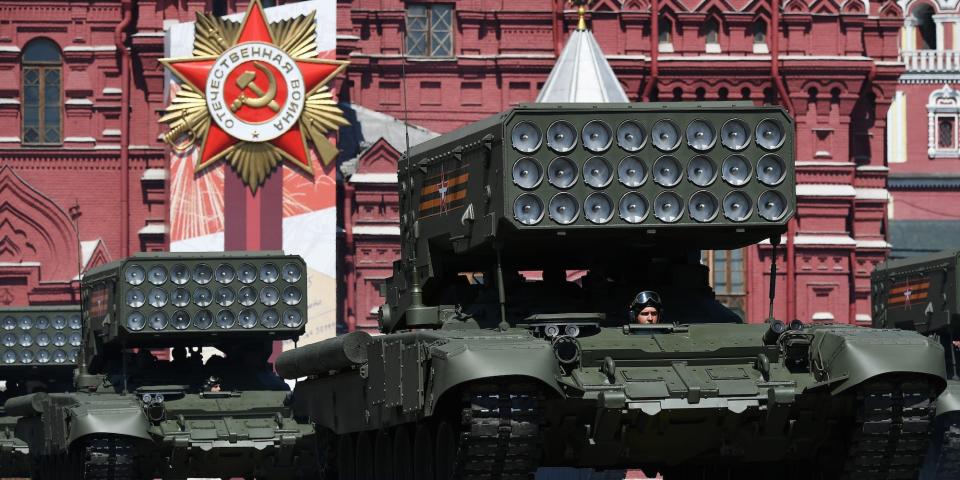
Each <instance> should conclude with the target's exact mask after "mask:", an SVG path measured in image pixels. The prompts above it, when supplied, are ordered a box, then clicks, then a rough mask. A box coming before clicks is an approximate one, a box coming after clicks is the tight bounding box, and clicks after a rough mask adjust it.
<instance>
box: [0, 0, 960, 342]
mask: <svg viewBox="0 0 960 480" xmlns="http://www.w3.org/2000/svg"><path fill="white" fill-rule="evenodd" d="M914 1H915V2H920V3H916V5H914V4H910V5H906V4H903V5H901V4H898V3H897V2H895V1H893V0H886V1H876V0H870V1H866V0H846V1H843V0H811V1H807V0H789V1H785V2H783V3H782V4H781V3H780V2H778V1H772V0H771V1H747V0H707V1H703V2H701V1H692V0H686V1H681V0H656V1H652V0H626V1H619V0H598V1H596V2H593V3H592V5H591V9H592V12H591V13H589V15H588V21H589V24H590V26H591V28H592V31H593V33H594V35H595V37H596V39H597V41H598V42H599V44H600V46H601V48H602V49H603V51H604V53H605V54H606V56H607V59H608V61H609V63H610V64H611V65H612V67H613V69H614V71H615V73H616V74H617V76H618V77H619V79H620V81H621V84H622V86H623V88H624V91H625V92H626V93H627V95H628V96H629V97H630V98H631V99H632V100H637V101H642V100H674V99H677V100H695V99H706V100H714V99H748V100H751V101H754V102H757V103H762V102H766V103H780V104H784V105H786V106H788V108H790V110H791V112H792V113H793V115H795V116H796V118H797V125H798V132H797V133H798V138H799V141H798V145H799V146H800V147H799V150H798V152H797V158H798V172H799V173H798V175H799V181H800V187H799V189H798V195H799V199H800V204H799V209H798V216H797V219H796V220H795V221H794V222H793V223H792V225H791V229H790V233H789V234H788V235H787V236H788V237H789V240H790V241H789V242H788V243H787V245H788V247H787V248H786V249H781V251H783V250H786V252H785V253H786V255H785V256H784V255H781V256H780V259H779V261H780V262H781V263H780V265H779V268H778V271H779V272H780V275H781V276H782V277H781V279H780V281H778V288H779V291H778V297H779V298H780V299H781V300H783V301H782V302H780V303H779V307H778V311H777V312H776V313H777V315H778V316H780V317H783V318H794V317H795V318H800V319H803V320H807V321H809V320H823V321H830V320H833V321H841V322H847V321H861V322H862V321H866V320H867V319H868V318H869V317H868V316H867V315H868V314H869V309H868V296H869V288H868V275H869V272H870V271H871V270H872V268H873V265H875V264H876V263H877V262H879V261H880V260H881V259H883V258H884V257H885V256H886V255H887V254H888V252H889V249H890V246H889V244H888V239H889V238H890V237H891V234H892V232H891V226H895V225H896V221H899V220H900V219H904V220H908V219H919V220H926V219H929V218H928V217H922V216H917V215H918V214H917V215H914V216H913V217H911V216H910V215H912V214H909V212H910V210H909V206H910V205H911V204H912V205H920V206H921V207H924V206H925V205H936V206H937V207H938V208H939V207H942V206H945V205H946V202H942V201H939V200H936V199H941V198H948V197H949V196H950V195H955V193H953V192H956V191H958V190H956V188H955V187H954V186H953V185H954V183H960V181H955V180H953V179H952V177H950V174H949V172H956V171H957V170H958V167H960V164H955V163H952V162H955V161H956V159H954V160H950V158H943V157H940V156H939V155H934V157H935V158H930V157H929V155H927V150H928V149H924V148H922V147H916V145H924V146H927V144H929V138H928V137H929V135H928V134H929V132H930V129H931V128H934V130H935V131H939V130H937V129H939V128H940V125H941V123H938V122H941V120H940V119H941V117H943V118H946V115H945V114H944V115H941V113H944V112H947V111H953V110H950V108H952V107H949V105H951V104H950V103H949V102H950V101H953V100H951V99H954V98H955V96H954V94H953V93H950V91H944V92H943V93H942V94H941V95H940V96H938V97H937V99H936V102H940V103H934V104H931V103H930V102H931V100H930V96H931V95H932V92H933V90H938V89H942V88H943V87H944V85H943V84H942V83H940V82H939V80H936V81H935V82H932V83H909V82H910V81H912V80H909V81H908V79H909V78H911V77H909V75H911V74H912V73H916V72H918V70H917V69H920V70H922V72H927V71H928V70H930V69H931V68H936V69H939V70H937V71H936V72H934V73H937V75H941V77H942V76H944V75H946V76H949V75H951V74H955V73H951V72H952V70H949V69H950V68H956V66H957V63H958V62H957V61H956V60H955V59H954V56H951V55H954V54H953V53H950V52H951V51H952V49H953V48H954V44H955V42H954V39H955V38H956V35H957V32H958V30H957V29H956V28H953V26H954V25H953V22H955V21H956V18H955V17H954V16H952V15H953V14H950V13H949V12H950V11H953V12H955V11H956V2H954V3H953V4H952V6H951V5H950V4H946V3H945V4H943V5H940V4H936V5H934V4H932V3H922V2H924V1H925V0H914ZM246 3H247V2H245V1H242V0H236V1H234V0H184V1H176V2H174V1H166V0H164V1H160V0H138V1H133V0H117V1H114V2H77V1H65V0H62V1H54V0H50V1H43V2H13V1H4V0H0V18H2V19H3V21H2V22H0V163H2V167H0V303H8V304H23V303H61V302H72V301H76V281H75V278H76V270H77V269H78V268H81V267H80V266H79V265H80V264H83V266H84V268H86V267H89V266H91V265H93V264H96V263H99V262H103V261H107V260H109V259H112V258H118V257H121V256H124V255H127V254H129V253H131V252H134V251H138V250H149V249H162V248H164V247H165V246H166V244H167V241H168V239H167V236H166V221H167V220H166V219H167V213H166V205H167V198H168V192H167V182H166V179H167V165H166V157H165V155H164V149H163V147H162V146H161V144H160V143H159V141H158V140H157V137H158V135H159V134H160V129H161V127H160V126H159V125H158V124H157V122H156V120H157V118H158V113H159V111H160V110H161V109H162V107H163V105H164V85H163V70H162V68H161V66H160V65H159V63H158V62H157V60H158V59H159V58H160V56H161V55H162V52H163V32H164V26H165V25H168V24H170V23H171V22H178V21H188V20H192V19H193V16H194V12H196V11H197V10H201V9H203V10H208V11H215V12H217V13H227V12H233V11H240V10H243V9H245V8H246ZM265 3H273V2H265ZM284 3H289V2H284ZM923 5H926V6H929V7H930V8H931V9H932V11H928V10H925V9H922V8H921V9H920V10H915V9H916V8H920V7H921V6H923ZM904 8H908V9H909V11H908V19H907V21H906V26H905V20H904V13H903V12H904ZM951 9H952V10H951ZM912 18H913V19H918V22H920V21H921V20H922V21H927V20H929V21H932V22H933V23H934V27H933V30H932V31H933V32H934V33H933V37H932V38H933V39H934V41H935V42H939V43H937V44H936V47H935V48H929V47H930V44H929V38H931V37H930V35H929V33H927V34H921V35H920V38H924V39H927V40H925V41H927V42H928V43H926V44H923V45H921V46H925V47H926V48H921V49H919V50H917V47H915V48H914V50H913V51H914V53H910V52H908V51H907V50H909V49H907V50H904V52H901V51H900V49H901V46H902V45H901V38H903V41H907V40H908V39H910V38H912V39H914V41H916V39H917V38H918V37H917V36H916V34H914V36H912V37H911V36H910V35H911V34H910V33H909V32H910V28H911V26H910V25H911V20H910V19H912ZM921 24H922V25H927V24H924V23H922V22H921V23H918V25H921ZM575 26H576V13H575V12H574V11H572V10H565V6H564V3H563V2H561V1H560V0H525V1H514V2H503V1H488V0H468V1H459V2H446V3H444V2H437V1H434V0H422V1H419V2H413V1H411V2H400V1H397V0H378V1H372V0H341V1H340V2H339V3H338V19H337V34H338V38H337V44H338V54H339V56H340V57H341V58H343V59H348V60H350V61H351V62H352V63H351V66H350V68H349V69H348V71H347V74H346V77H345V78H344V79H343V81H342V84H341V85H340V93H341V99H342V100H343V101H344V102H348V103H349V104H351V105H352V106H353V108H352V110H349V111H348V113H351V112H352V114H353V115H356V116H357V117H358V118H361V119H362V120H363V122H362V123H361V124H360V125H356V126H355V128H353V129H352V130H350V131H345V132H342V135H341V139H340V143H341V146H342V147H343V148H344V150H345V153H344V154H343V155H342V159H341V162H342V163H343V182H342V185H343V188H342V189H341V196H342V201H343V203H342V205H341V211H342V212H343V213H342V215H343V230H344V235H343V242H342V246H343V251H342V255H341V257H342V259H343V260H342V263H341V265H340V269H339V272H340V275H341V278H342V284H341V288H342V292H341V293H342V295H341V298H344V299H345V300H344V301H343V302H342V305H341V306H340V308H341V318H342V319H343V322H344V326H345V327H347V328H351V329H352V328H358V327H359V328H372V327H373V326H374V325H375V315H374V313H373V312H375V307H376V306H377V305H378V304H379V297H378V295H377V293H376V292H377V286H378V285H379V283H380V282H381V281H382V279H383V278H385V277H386V276H387V275H388V274H389V271H390V264H391V262H392V260H393V259H394V258H395V257H396V255H397V241H398V236H397V229H396V221H397V209H396V195H395V190H394V188H393V185H392V183H393V180H394V173H393V172H394V170H393V168H394V165H395V161H396V158H397V157H398V155H399V151H402V150H403V148H404V144H405V140H404V132H403V130H404V129H403V125H402V123H398V122H396V121H394V119H395V118H403V117H404V113H403V101H402V100H403V96H402V92H403V91H404V88H403V87H404V83H405V84H406V92H407V107H408V108H407V110H408V116H409V120H410V122H411V123H412V124H414V125H419V126H420V127H422V128H414V129H412V130H411V131H412V132H413V133H411V140H412V141H418V140H417V139H418V138H419V139H421V140H422V139H423V138H426V137H429V136H430V135H431V134H432V132H440V133H442V132H446V131H450V130H452V129H454V128H456V127H458V126H460V125H463V124H465V123H467V122H470V121H473V120H477V119H480V118H483V117H485V116H488V115H490V114H493V113H495V112H498V111H500V110H502V109H505V108H507V107H509V106H510V105H513V104H516V103H519V102H525V101H532V100H533V99H534V98H536V96H537V93H538V92H539V90H540V88H541V86H542V84H543V82H544V81H545V80H546V77H547V75H548V73H549V72H550V70H551V68H552V67H553V65H554V63H555V62H556V59H557V55H558V53H559V52H560V49H561V48H562V47H563V45H564V43H565V41H566V39H567V37H568V35H569V32H570V31H572V30H573V29H574V28H575ZM915 28H916V30H915V32H929V31H930V30H929V28H930V27H919V26H918V27H915ZM924 28H926V29H927V30H923V29H924ZM405 38H406V39H407V42H408V45H404V39H405ZM913 45H915V46H916V45H919V44H916V43H914V44H913ZM929 50H934V51H936V52H941V51H943V52H945V53H925V52H926V51H929ZM404 52H409V55H406V57H404V56H403V54H404ZM917 52H919V53H917ZM931 56H932V58H933V60H924V59H926V58H930V57H931ZM917 59H919V60H917ZM951 59H952V60H951ZM904 62H906V67H905V66H904ZM911 62H913V63H911ZM918 62H919V63H918ZM923 62H927V63H923ZM929 62H932V63H929ZM937 62H941V63H937ZM950 62H953V63H950ZM941 64H942V65H944V66H943V67H939V66H937V65H941ZM930 65H934V67H930ZM944 69H947V70H944ZM922 72H921V73H922ZM404 73H405V74H406V79H405V81H404V79H403V74H404ZM938 78H940V77H938ZM914 85H921V86H922V88H924V89H928V90H927V91H925V92H926V93H911V90H910V89H912V88H915V87H914ZM952 85H953V86H952V87H950V88H956V85H955V84H952ZM916 88H921V87H916ZM898 91H900V92H906V93H905V97H903V94H901V96H898V94H897V92H898ZM924 95H926V97H924ZM902 98H905V99H906V100H905V101H904V102H905V103H902V104H898V103H896V102H897V101H900V100H899V99H902ZM921 99H922V102H921V103H920V104H917V105H922V106H919V107H917V106H914V104H913V103H911V102H913V101H915V100H916V101H918V102H920V101H921ZM943 102H947V103H943ZM891 104H894V105H905V106H906V107H905V109H904V113H903V114H902V115H900V116H898V117H894V119H893V120H892V122H898V121H901V120H902V123H895V124H896V125H901V124H902V125H906V127H904V128H905V129H904V130H903V131H904V132H906V133H903V136H904V137H897V138H905V137H908V138H909V139H910V142H909V143H908V145H909V151H910V152H914V153H910V154H908V155H900V156H897V155H899V154H897V155H894V153H892V152H893V150H895V148H893V147H891V146H890V145H888V143H887V140H885V139H886V138H887V135H886V134H887V130H888V128H887V127H888V126H887V111H888V109H889V108H890V106H891ZM928 105H938V106H937V107H935V108H934V109H933V110H931V109H930V108H928ZM944 109H946V110H944ZM931 111H933V112H934V116H933V118H934V120H933V121H934V124H935V127H930V123H929V122H930V120H929V119H930V112H931ZM917 112H919V113H917ZM898 115H899V114H898ZM390 117H394V119H391V118H390ZM906 119H910V122H906ZM949 123H950V122H949V120H943V123H942V124H943V125H949ZM953 125H954V126H953V129H954V130H953V131H954V132H956V129H957V126H956V125H957V122H956V120H954V123H953ZM918 126H920V127H921V130H922V132H921V133H916V132H914V131H913V130H915V129H917V128H918ZM907 128H909V129H910V130H909V132H907V130H906V129H907ZM923 128H925V130H923ZM943 129H944V130H947V129H948V127H947V126H944V127H943ZM918 135H922V138H923V141H917V142H915V141H914V138H915V137H917V136H918ZM891 142H892V143H891V145H893V146H894V147H897V146H898V145H900V144H902V143H903V142H899V140H896V139H893V140H891ZM898 142H899V143H898ZM924 142H926V143H924ZM954 142H956V137H954ZM954 145H956V143H954ZM897 148H900V147H897ZM938 148H939V147H938ZM947 149H949V148H947ZM915 150H916V152H920V153H916V152H915ZM888 151H890V152H891V153H890V154H888ZM918 155H919V156H918ZM924 155H927V156H924ZM888 156H889V157H890V158H889V159H888ZM897 162H900V163H897ZM888 174H889V176H890V177H891V186H890V191H891V192H892V198H893V203H892V205H893V208H892V210H893V219H894V220H890V219H889V218H888V213H889V212H888V210H890V205H891V204H890V202H888V198H889V196H890V194H888V191H887V177H888ZM901 174H903V175H901ZM920 174H923V175H927V176H933V177H934V180H935V181H927V180H929V179H926V180H925V182H926V183H922V184H920V186H912V185H915V184H916V182H914V181H913V180H911V179H912V178H913V177H918V176H921V175H920ZM910 175H912V176H913V177H911V176H910ZM941 177H944V178H941ZM901 178H902V179H904V180H900V179H901ZM897 182H899V183H897ZM910 182H913V183H910ZM930 192H934V193H933V194H931V193H930ZM911 195H912V197H911ZM931 195H933V196H931ZM943 195H946V196H947V197H944V196H943ZM950 198H952V197H950ZM931 199H934V201H931ZM901 200H904V203H899V202H900V201H901ZM906 202H909V203H906ZM924 208H926V207H924ZM947 213H948V217H943V216H938V217H936V218H937V219H941V220H942V219H944V218H949V212H947ZM931 216H932V214H931ZM75 224H76V225H77V226H78V227H79V231H77V230H75V229H74V225H75ZM940 226H945V225H940ZM77 237H79V243H80V244H81V245H82V246H81V247H77V244H78V242H77ZM706 260H707V261H708V262H709V263H710V264H711V266H712V267H713V283H714V287H715V290H716V291H717V293H718V295H720V296H721V297H723V298H725V299H726V300H727V301H728V303H730V304H731V305H733V306H735V307H737V308H739V309H740V310H741V311H743V312H744V314H745V316H746V318H747V319H748V320H751V321H756V320H758V319H760V318H761V317H762V316H763V315H764V314H765V312H766V307H765V302H766V300H765V297H766V295H765V288H766V285H767V282H768V278H767V273H766V272H768V269H769V247H764V246H760V247H751V248H747V249H744V250H742V251H733V252H713V253H710V254H708V255H707V256H706ZM64 265H69V268H67V267H65V266H64ZM74 265H78V266H77V267H76V268H74V267H73V266H74Z"/></svg>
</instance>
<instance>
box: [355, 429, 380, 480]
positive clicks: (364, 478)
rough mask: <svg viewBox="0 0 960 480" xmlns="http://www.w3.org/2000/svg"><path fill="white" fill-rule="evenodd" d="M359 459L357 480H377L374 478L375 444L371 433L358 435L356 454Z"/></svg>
mask: <svg viewBox="0 0 960 480" xmlns="http://www.w3.org/2000/svg"><path fill="white" fill-rule="evenodd" d="M354 455H355V456H356V458H357V469H356V472H357V480H376V478H377V477H374V476H373V442H371V441H370V433H368V432H360V433H359V434H357V443H356V448H355V454H354Z"/></svg>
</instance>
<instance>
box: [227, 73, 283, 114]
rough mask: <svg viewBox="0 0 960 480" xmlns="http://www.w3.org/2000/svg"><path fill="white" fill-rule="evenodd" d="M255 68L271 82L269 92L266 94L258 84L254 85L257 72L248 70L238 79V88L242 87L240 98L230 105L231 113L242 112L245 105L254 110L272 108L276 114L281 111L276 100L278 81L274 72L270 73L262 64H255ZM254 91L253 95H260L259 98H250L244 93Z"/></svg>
mask: <svg viewBox="0 0 960 480" xmlns="http://www.w3.org/2000/svg"><path fill="white" fill-rule="evenodd" d="M253 66H254V67H255V68H256V69H257V70H260V71H261V72H263V74H264V75H266V76H267V80H268V81H269V82H270V86H269V87H268V88H267V91H266V92H264V91H263V90H262V89H261V88H260V87H258V86H257V84H256V83H253V80H254V79H255V78H257V72H255V71H253V70H247V71H245V72H243V73H241V74H240V76H239V77H237V86H238V87H240V96H238V97H237V98H236V99H235V100H234V101H233V103H231V104H230V111H233V112H236V111H237V110H240V108H241V107H243V106H244V105H246V106H248V107H252V108H263V107H270V110H273V111H274V112H279V111H280V105H278V104H277V102H276V101H275V100H274V98H275V97H276V96H277V79H276V78H275V77H274V76H273V72H271V71H270V69H268V68H267V67H265V66H263V65H261V64H260V62H253ZM248 88H249V89H250V90H253V93H256V94H257V95H259V97H248V96H247V95H246V94H245V93H243V92H244V90H246V89H248Z"/></svg>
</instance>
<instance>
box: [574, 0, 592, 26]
mask: <svg viewBox="0 0 960 480" xmlns="http://www.w3.org/2000/svg"><path fill="white" fill-rule="evenodd" d="M570 3H572V4H574V5H576V6H577V16H578V17H579V20H578V21H577V30H586V29H587V20H586V18H585V17H586V15H587V5H588V4H589V3H590V0H570Z"/></svg>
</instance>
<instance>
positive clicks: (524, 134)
mask: <svg viewBox="0 0 960 480" xmlns="http://www.w3.org/2000/svg"><path fill="white" fill-rule="evenodd" d="M510 140H511V141H512V142H513V148H515V149H517V150H518V151H521V152H523V153H533V152H536V151H537V149H539V148H540V142H541V141H543V138H542V137H541V135H540V128H538V127H537V126H536V125H535V124H533V123H532V122H520V123H518V124H516V125H514V126H513V131H512V132H511V134H510Z"/></svg>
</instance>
